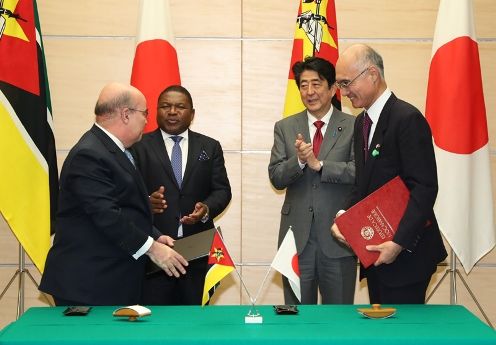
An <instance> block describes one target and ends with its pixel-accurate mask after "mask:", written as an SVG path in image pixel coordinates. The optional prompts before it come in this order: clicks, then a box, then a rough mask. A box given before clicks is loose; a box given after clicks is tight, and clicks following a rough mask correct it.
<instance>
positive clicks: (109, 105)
mask: <svg viewBox="0 0 496 345" xmlns="http://www.w3.org/2000/svg"><path fill="white" fill-rule="evenodd" d="M146 112H147V111H146V100H145V97H144V96H143V94H142V93H141V92H140V91H139V90H138V89H136V88H134V87H132V86H130V85H124V84H118V83H110V84H108V85H106V86H105V87H104V88H103V89H102V91H101V93H100V96H99V97H98V101H97V103H96V106H95V115H96V116H95V124H94V125H93V127H92V128H91V129H90V130H89V131H88V132H86V133H85V134H84V135H83V137H82V138H81V139H80V140H79V142H78V143H77V144H76V145H75V146H74V147H73V148H72V149H71V151H70V152H69V155H68V156H67V158H66V160H65V162H64V165H63V167H62V172H61V175H60V197H59V208H58V210H59V211H58V213H57V219H56V223H55V226H56V233H55V238H54V243H53V246H52V248H51V249H50V251H49V253H48V257H47V260H46V264H45V271H44V273H43V276H42V279H41V284H40V290H41V291H44V292H46V293H49V294H51V295H52V296H53V298H54V300H55V304H56V305H73V306H74V305H132V304H137V303H139V301H140V297H141V286H142V281H143V275H144V274H145V263H146V260H145V258H146V256H147V255H148V256H149V257H150V259H151V260H152V261H153V262H155V263H156V264H157V265H158V266H159V267H160V268H161V269H162V270H164V271H165V272H166V273H167V274H169V275H174V276H177V277H178V276H179V275H181V274H184V273H185V269H184V267H183V266H187V265H188V263H187V261H186V260H185V259H184V258H183V257H182V256H181V255H179V254H178V253H176V252H175V251H174V250H173V249H171V248H170V247H169V246H168V245H171V244H172V239H171V238H170V237H167V236H163V235H162V234H161V233H160V232H159V231H158V230H157V229H155V228H154V227H153V225H152V212H151V209H150V203H149V200H148V193H147V191H146V190H145V186H144V184H143V180H142V178H141V176H140V174H139V173H138V171H137V170H136V167H135V166H134V162H133V160H132V159H131V158H130V155H131V154H130V153H129V152H128V150H127V148H128V147H130V146H131V145H133V144H134V143H135V142H137V141H138V140H140V139H141V135H142V132H143V128H144V127H145V125H146V116H145V115H146Z"/></svg>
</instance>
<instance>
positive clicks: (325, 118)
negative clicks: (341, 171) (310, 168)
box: [298, 105, 333, 169]
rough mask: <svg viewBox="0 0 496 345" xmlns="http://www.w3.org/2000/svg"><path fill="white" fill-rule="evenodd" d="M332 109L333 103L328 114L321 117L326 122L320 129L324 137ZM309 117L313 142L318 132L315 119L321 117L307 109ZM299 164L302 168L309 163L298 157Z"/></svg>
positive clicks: (309, 127)
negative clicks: (301, 160) (302, 161)
mask: <svg viewBox="0 0 496 345" xmlns="http://www.w3.org/2000/svg"><path fill="white" fill-rule="evenodd" d="M332 111H333V106H332V105H331V109H329V111H328V112H327V114H325V115H324V116H323V117H322V118H321V119H320V121H323V122H324V125H323V126H322V128H321V129H320V131H321V132H322V138H323V137H324V135H325V132H326V131H327V127H328V126H329V122H330V121H331V115H332ZM307 117H308V130H309V132H310V140H311V141H312V144H313V137H314V136H315V132H317V127H315V125H314V124H313V123H314V122H315V121H319V119H318V118H316V117H315V116H314V115H312V113H310V112H309V111H308V110H307ZM304 139H305V141H306V140H307V138H304ZM298 164H299V166H300V168H301V169H303V168H304V167H305V165H307V163H301V162H300V160H299V159H298Z"/></svg>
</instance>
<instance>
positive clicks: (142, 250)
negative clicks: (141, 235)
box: [133, 236, 153, 260]
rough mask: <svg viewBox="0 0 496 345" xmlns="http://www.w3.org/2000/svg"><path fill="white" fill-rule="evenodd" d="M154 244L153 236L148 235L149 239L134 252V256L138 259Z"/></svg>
mask: <svg viewBox="0 0 496 345" xmlns="http://www.w3.org/2000/svg"><path fill="white" fill-rule="evenodd" d="M152 244H153V238H152V237H150V236H148V239H147V240H146V242H145V244H143V245H142V246H141V248H140V249H138V251H137V252H136V253H134V254H133V258H134V259H136V260H138V259H139V258H140V257H141V256H142V255H143V254H145V253H146V252H147V251H148V249H150V248H151V246H152Z"/></svg>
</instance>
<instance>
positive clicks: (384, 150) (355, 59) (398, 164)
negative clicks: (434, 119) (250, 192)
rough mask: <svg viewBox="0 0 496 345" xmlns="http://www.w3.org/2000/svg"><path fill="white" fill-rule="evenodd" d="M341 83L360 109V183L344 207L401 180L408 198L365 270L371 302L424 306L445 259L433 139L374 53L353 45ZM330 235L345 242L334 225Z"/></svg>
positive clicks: (342, 62) (342, 63)
mask: <svg viewBox="0 0 496 345" xmlns="http://www.w3.org/2000/svg"><path fill="white" fill-rule="evenodd" d="M336 70H337V73H336V80H337V82H336V84H337V86H338V87H339V88H340V89H341V94H342V95H343V96H346V97H348V98H349V99H350V101H351V103H352V105H353V106H354V107H355V108H364V112H362V113H361V114H360V115H359V116H358V118H357V120H356V123H355V130H354V133H355V134H354V137H355V162H356V183H355V186H354V189H353V192H352V194H351V198H350V200H349V202H348V204H347V207H349V206H351V205H353V204H354V203H356V202H358V201H360V200H361V199H363V198H365V197H366V196H367V195H369V194H370V193H372V192H373V191H375V190H376V189H378V188H379V187H381V186H382V185H384V184H385V183H386V182H388V181H389V180H391V179H392V178H394V177H395V176H397V175H399V176H400V177H401V178H402V180H403V181H404V182H405V184H406V185H407V187H408V189H409V190H410V199H409V201H408V205H407V208H406V211H405V214H404V215H403V217H402V219H401V221H400V224H399V226H398V229H397V232H396V233H395V235H394V238H393V240H392V241H387V242H384V243H383V244H380V245H369V246H367V249H368V250H371V251H377V252H379V253H380V254H379V258H378V259H377V261H376V262H375V264H374V265H373V266H371V267H370V268H368V269H363V267H362V269H361V276H362V277H366V278H367V283H368V289H369V297H370V303H393V304H398V303H415V304H423V303H425V294H426V291H427V286H428V285H429V281H430V279H431V276H432V274H433V273H434V272H435V271H436V267H437V264H438V263H439V262H441V261H442V260H444V259H445V258H446V256H447V253H446V250H445V248H444V245H443V241H442V238H441V234H440V232H439V228H438V225H437V221H436V217H435V215H434V211H433V207H434V202H435V200H436V195H437V188H438V185H437V172H436V160H435V157H434V149H433V145H432V136H431V131H430V128H429V125H428V123H427V121H426V120H425V118H424V117H423V116H422V114H421V113H420V112H419V111H418V110H417V109H416V108H415V107H413V106H412V105H410V104H408V103H406V102H404V101H402V100H400V99H398V98H397V97H396V96H395V95H394V94H393V93H392V92H391V91H390V90H389V88H388V87H387V84H386V81H385V79H384V64H383V61H382V57H381V56H380V55H379V54H378V53H377V52H376V51H375V50H373V49H372V48H370V47H369V46H366V45H362V44H357V45H353V46H351V47H349V48H348V49H347V50H346V51H345V52H344V53H342V54H341V55H340V57H339V60H338V62H337V64H336ZM332 233H333V235H334V236H336V238H338V239H339V240H340V241H343V242H344V243H346V240H345V238H344V237H343V235H342V234H341V232H340V231H339V229H338V228H337V226H336V225H335V224H334V225H333V226H332Z"/></svg>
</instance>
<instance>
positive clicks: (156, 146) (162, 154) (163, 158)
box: [151, 128, 179, 188]
mask: <svg viewBox="0 0 496 345" xmlns="http://www.w3.org/2000/svg"><path fill="white" fill-rule="evenodd" d="M151 139H152V145H151V147H152V150H153V152H154V154H155V157H156V158H157V160H158V161H159V162H160V164H161V165H162V166H163V168H164V171H165V172H166V173H167V176H168V177H169V179H170V180H171V181H173V182H174V183H175V185H176V186H177V187H178V188H179V186H178V184H177V181H176V178H175V177H174V171H173V170H172V163H171V161H170V158H169V154H168V152H167V149H166V147H165V143H164V137H163V136H162V132H161V130H160V128H157V129H156V130H155V131H153V133H152V134H151Z"/></svg>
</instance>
